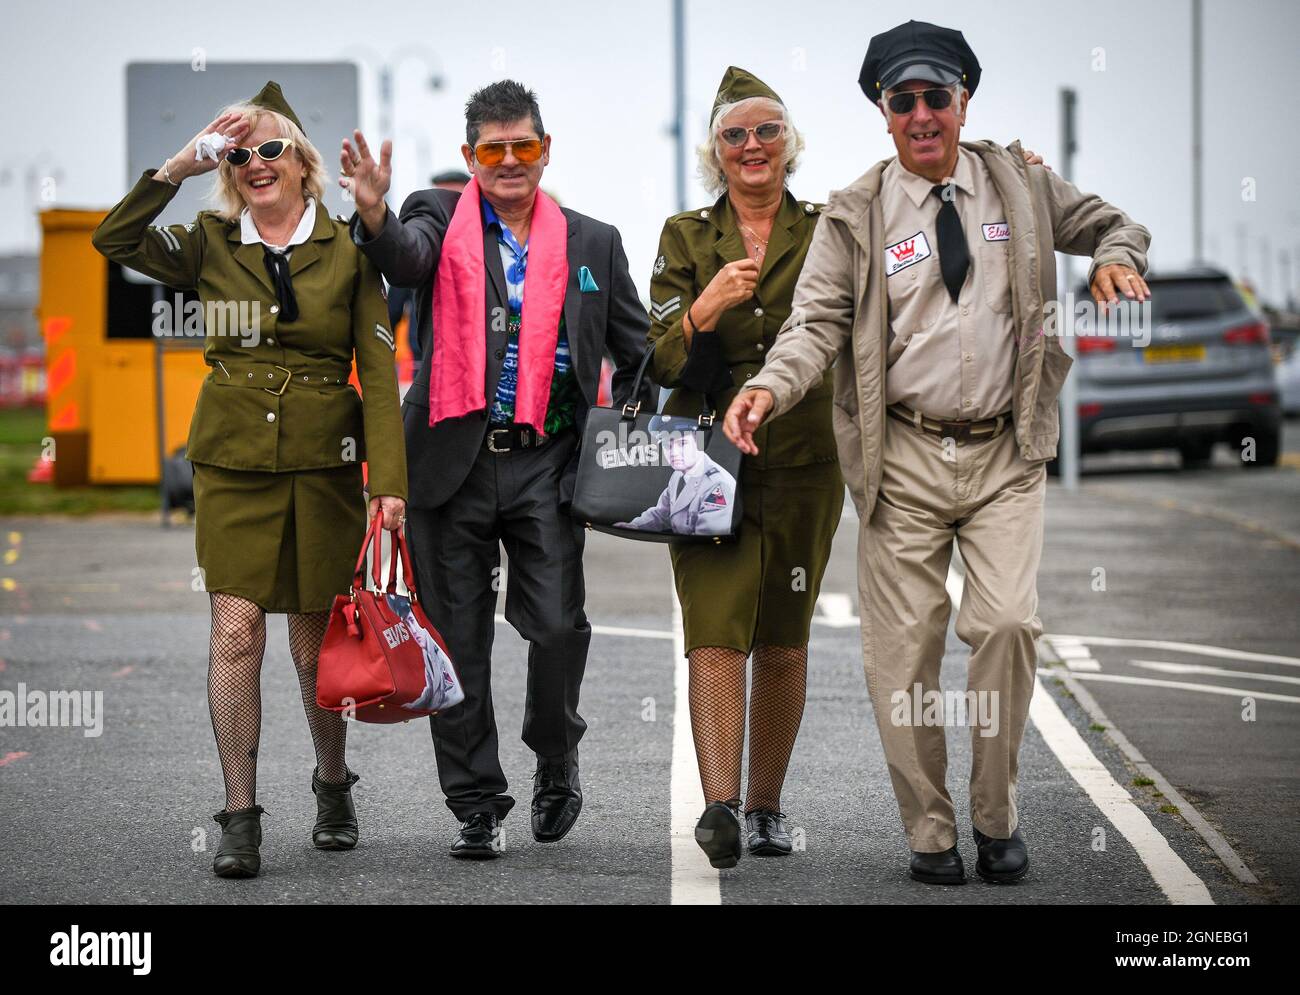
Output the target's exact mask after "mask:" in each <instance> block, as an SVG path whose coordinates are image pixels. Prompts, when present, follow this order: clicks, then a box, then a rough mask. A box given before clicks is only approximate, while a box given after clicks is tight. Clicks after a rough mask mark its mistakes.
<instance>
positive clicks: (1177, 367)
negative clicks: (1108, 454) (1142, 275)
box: [1071, 268, 1282, 467]
mask: <svg viewBox="0 0 1300 995" xmlns="http://www.w3.org/2000/svg"><path fill="white" fill-rule="evenodd" d="M1147 282H1148V284H1150V286H1151V312H1150V321H1149V322H1147V323H1145V324H1143V325H1141V326H1140V327H1138V328H1137V329H1136V330H1134V328H1129V329H1125V330H1124V331H1121V332H1120V333H1119V334H1104V332H1105V331H1106V329H1105V328H1103V327H1102V326H1101V325H1100V324H1098V325H1097V326H1096V327H1093V328H1089V327H1088V326H1087V325H1086V323H1076V337H1075V352H1076V356H1077V360H1076V362H1075V364H1074V369H1073V370H1072V371H1071V372H1072V373H1073V374H1074V375H1075V376H1076V377H1077V378H1078V404H1079V438H1080V444H1081V447H1082V450H1083V451H1084V452H1104V451H1107V450H1113V449H1167V448H1174V449H1177V450H1178V451H1179V452H1180V453H1181V454H1182V459H1183V466H1184V467H1195V466H1204V465H1206V464H1208V463H1209V461H1210V452H1211V449H1212V447H1213V446H1214V443H1216V442H1226V443H1228V444H1229V445H1230V446H1231V447H1232V448H1233V449H1234V450H1236V451H1238V452H1240V453H1242V464H1243V466H1247V467H1257V466H1273V465H1275V464H1276V463H1277V459H1278V443H1279V438H1280V435H1281V426H1282V414H1281V408H1280V405H1279V403H1278V394H1277V384H1276V381H1275V379H1274V371H1273V362H1272V358H1271V352H1270V348H1269V331H1268V325H1267V323H1266V322H1265V321H1264V320H1263V318H1261V317H1260V315H1259V314H1258V313H1256V312H1255V311H1253V310H1251V309H1250V308H1249V307H1248V306H1247V304H1246V302H1245V300H1243V299H1242V296H1241V295H1240V294H1239V293H1238V292H1237V289H1236V287H1234V286H1233V283H1232V280H1231V279H1230V278H1229V277H1228V275H1227V274H1226V273H1224V272H1222V271H1220V270H1215V269H1208V268H1206V269H1190V270H1184V271H1181V272H1170V273H1157V274H1152V275H1150V276H1148V277H1147ZM1087 296H1088V291H1087V288H1086V287H1085V288H1081V289H1080V290H1078V291H1077V292H1076V297H1077V298H1080V299H1083V298H1086V297H1087ZM1130 313H1132V312H1131V311H1130ZM1089 331H1092V332H1100V333H1103V334H1084V333H1085V332H1089ZM1112 331H1113V329H1112ZM1148 336H1149V341H1148V342H1146V344H1145V345H1143V344H1142V343H1143V340H1145V339H1147V338H1148ZM1252 442H1253V445H1251V443H1252ZM1252 455H1253V457H1254V458H1253V459H1251V458H1250V457H1251V456H1252Z"/></svg>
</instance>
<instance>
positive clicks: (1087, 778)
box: [1029, 675, 1214, 905]
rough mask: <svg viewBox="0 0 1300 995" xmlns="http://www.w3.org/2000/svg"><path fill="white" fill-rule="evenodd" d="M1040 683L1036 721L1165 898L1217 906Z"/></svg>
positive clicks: (1033, 707)
mask: <svg viewBox="0 0 1300 995" xmlns="http://www.w3.org/2000/svg"><path fill="white" fill-rule="evenodd" d="M1076 676H1088V675H1076ZM1094 676H1101V675H1094ZM1035 683H1037V684H1038V685H1039V686H1038V687H1037V688H1036V689H1035V691H1036V693H1035V694H1034V696H1033V698H1031V699H1030V701H1029V718H1030V721H1032V722H1033V723H1034V725H1035V726H1036V727H1037V728H1038V732H1039V734H1040V735H1042V737H1043V741H1044V742H1046V743H1047V745H1048V746H1049V747H1050V748H1051V750H1052V752H1053V753H1055V754H1056V758H1057V760H1059V761H1060V762H1061V764H1062V765H1063V766H1064V767H1065V769H1066V770H1067V771H1069V773H1070V776H1071V777H1072V778H1074V780H1075V781H1076V782H1077V783H1078V784H1079V787H1081V788H1083V790H1084V791H1086V792H1087V793H1088V797H1089V798H1091V799H1092V802H1093V804H1094V805H1096V806H1097V808H1099V809H1101V812H1102V814H1103V815H1104V816H1106V818H1107V819H1109V820H1110V822H1111V825H1113V826H1114V827H1115V828H1116V829H1118V830H1119V831H1120V833H1121V834H1122V835H1123V836H1124V838H1125V839H1126V840H1128V841H1129V843H1130V844H1132V846H1133V849H1134V850H1135V851H1137V855H1138V857H1140V858H1141V860H1142V863H1144V864H1145V865H1146V868H1147V870H1148V871H1150V872H1151V877H1152V878H1154V879H1155V882H1156V884H1157V885H1158V886H1159V888H1160V890H1161V891H1162V892H1164V894H1165V897H1166V898H1168V899H1169V901H1170V902H1172V903H1173V904H1174V905H1213V904H1214V899H1213V898H1211V897H1210V892H1209V889H1208V888H1206V887H1205V882H1203V881H1202V880H1201V879H1200V878H1199V877H1197V876H1196V874H1195V873H1193V871H1192V869H1191V868H1190V867H1188V866H1187V864H1186V863H1184V862H1183V859H1182V857H1180V856H1178V854H1176V853H1175V852H1174V850H1173V848H1172V847H1171V846H1170V845H1169V841H1168V840H1166V839H1165V838H1164V836H1163V835H1161V833H1160V831H1159V830H1158V829H1156V827H1155V826H1154V825H1152V824H1151V820H1150V819H1149V818H1147V814H1146V813H1145V812H1143V811H1142V809H1140V808H1138V806H1137V803H1136V802H1134V801H1133V797H1132V795H1130V794H1129V793H1128V791H1126V790H1125V789H1124V787H1123V786H1122V785H1120V783H1119V782H1118V781H1116V780H1115V778H1114V777H1112V776H1111V773H1110V771H1109V770H1107V768H1106V765H1105V764H1103V763H1102V762H1101V761H1100V760H1098V759H1097V757H1096V754H1094V753H1093V752H1092V749H1091V748H1090V747H1089V746H1088V744H1087V743H1085V742H1084V740H1083V737H1082V736H1080V735H1079V733H1078V730H1076V729H1075V728H1074V724H1073V723H1072V722H1070V720H1069V719H1067V718H1066V717H1065V713H1064V712H1062V711H1061V706H1059V705H1058V704H1057V703H1056V699H1055V698H1053V697H1052V696H1051V694H1050V693H1049V692H1048V690H1047V688H1045V687H1043V686H1042V681H1041V680H1038V679H1037V678H1035Z"/></svg>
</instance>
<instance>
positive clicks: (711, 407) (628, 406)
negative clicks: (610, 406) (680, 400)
mask: <svg viewBox="0 0 1300 995" xmlns="http://www.w3.org/2000/svg"><path fill="white" fill-rule="evenodd" d="M712 334H716V333H712ZM655 345H656V343H654V342H651V343H650V344H649V345H648V346H646V350H645V355H643V356H642V357H641V362H640V363H639V364H638V365H637V368H636V376H635V377H634V378H633V380H632V393H631V394H630V395H629V397H630V398H637V397H640V396H641V381H642V380H643V379H645V371H646V369H647V367H649V365H650V360H651V359H652V358H653V356H654V354H655ZM700 397H701V400H702V404H701V406H700V427H701V428H708V427H711V426H712V425H713V419H714V417H715V416H716V414H717V408H718V406H717V405H716V404H714V403H713V395H712V394H708V393H706V394H701V395H700ZM640 413H641V402H640V401H636V402H635V403H633V402H632V401H631V400H630V399H629V400H628V401H626V402H624V404H623V418H625V419H626V420H628V421H631V420H632V419H633V418H635V417H636V416H637V415H638V414H640Z"/></svg>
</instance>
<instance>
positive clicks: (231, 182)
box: [208, 101, 329, 221]
mask: <svg viewBox="0 0 1300 995" xmlns="http://www.w3.org/2000/svg"><path fill="white" fill-rule="evenodd" d="M221 114H239V115H240V116H241V117H243V119H244V120H245V121H247V122H248V131H249V134H252V133H253V132H254V131H256V130H257V128H258V126H259V125H260V124H261V123H262V119H263V118H265V117H269V118H271V119H272V120H274V121H275V124H276V128H277V129H278V131H279V133H280V137H281V138H283V139H285V140H287V141H291V142H293V148H292V149H291V150H290V151H291V152H292V154H293V155H295V156H297V158H298V161H299V162H301V163H302V164H303V166H304V167H305V168H304V172H303V177H302V192H303V195H304V197H314V198H316V202H317V203H318V204H319V203H321V201H322V200H323V199H324V196H325V185H326V184H327V183H328V182H329V175H328V174H327V173H326V172H325V160H324V159H322V158H321V154H320V152H319V151H318V150H317V149H316V146H315V145H313V144H312V143H311V142H310V141H309V140H308V138H307V136H306V135H305V134H304V133H303V130H302V129H301V128H299V127H298V126H297V125H296V124H294V123H293V122H292V121H290V120H289V119H288V118H287V117H285V116H284V115H283V114H281V113H280V112H279V111H273V110H268V109H267V108H265V107H259V106H258V105H257V104H250V103H247V102H246V101H240V102H239V103H235V104H231V105H230V106H229V107H226V108H224V109H223V110H222V111H221ZM218 116H220V115H218ZM208 200H209V201H210V202H211V203H212V205H213V206H214V207H215V209H216V212H217V214H218V215H219V216H220V217H222V218H223V219H225V220H226V221H236V220H238V218H239V215H240V214H242V213H243V210H244V208H245V207H247V206H248V205H247V204H246V203H245V201H244V198H243V196H242V195H241V194H240V192H239V188H238V187H237V186H236V185H235V167H233V166H232V165H230V163H228V162H226V160H225V159H222V160H221V164H220V165H219V166H218V167H217V175H216V179H215V180H214V181H213V184H212V191H211V193H210V194H209V195H208Z"/></svg>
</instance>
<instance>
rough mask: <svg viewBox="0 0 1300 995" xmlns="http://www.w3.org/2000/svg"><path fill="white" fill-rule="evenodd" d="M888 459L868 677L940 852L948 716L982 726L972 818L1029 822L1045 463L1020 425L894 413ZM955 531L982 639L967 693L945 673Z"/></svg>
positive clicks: (906, 802)
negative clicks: (1021, 762)
mask: <svg viewBox="0 0 1300 995" xmlns="http://www.w3.org/2000/svg"><path fill="white" fill-rule="evenodd" d="M883 459H884V468H883V477H882V479H881V483H880V495H879V498H878V500H877V502H876V506H875V508H874V509H873V511H872V514H871V518H870V520H869V521H868V522H867V523H866V524H865V525H864V526H863V528H862V529H861V530H860V532H859V541H858V554H859V555H858V592H859V602H860V605H861V617H862V652H863V662H864V665H865V669H866V674H867V687H868V689H869V690H870V693H871V701H872V705H873V707H874V709H875V713H876V724H877V725H878V726H879V728H880V738H881V741H882V743H883V745H884V748H885V759H886V761H887V762H888V764H889V776H890V779H891V781H892V782H893V786H894V795H895V797H896V798H897V799H898V808H899V813H900V814H901V816H902V819H903V825H904V827H905V829H906V831H907V839H908V843H909V846H910V848H911V849H912V850H917V851H924V852H937V851H940V850H946V849H948V848H949V847H952V846H954V845H956V842H957V829H956V821H955V816H954V811H953V804H952V798H951V797H950V796H949V794H948V788H947V786H946V784H945V776H946V774H947V769H948V754H947V744H946V739H945V723H947V724H952V725H970V726H971V746H972V754H973V762H972V765H971V772H970V804H971V821H972V822H973V823H974V824H975V828H977V829H979V830H980V832H982V833H984V834H985V835H986V836H992V837H995V838H998V839H1005V838H1006V837H1008V836H1010V835H1011V832H1012V830H1014V829H1015V828H1016V823H1017V814H1016V773H1017V759H1018V754H1019V751H1020V740H1021V737H1022V735H1023V734H1024V729H1025V721H1026V719H1027V718H1028V715H1029V699H1030V697H1031V696H1032V694H1033V690H1034V670H1035V667H1036V662H1037V657H1036V651H1035V647H1034V640H1035V639H1036V638H1037V637H1038V636H1039V634H1040V633H1041V632H1042V625H1041V623H1040V621H1039V619H1038V615H1037V611H1038V591H1037V584H1036V582H1037V574H1038V560H1039V555H1040V552H1041V549H1042V541H1043V494H1044V490H1045V487H1046V477H1047V471H1046V467H1045V465H1044V464H1043V463H1029V462H1027V461H1026V460H1024V459H1023V458H1022V457H1021V456H1020V454H1019V452H1018V451H1017V448H1016V441H1015V432H1014V429H1013V428H1009V429H1006V430H1004V431H1003V432H1002V434H1001V435H999V436H998V437H996V438H994V439H989V440H985V441H982V442H964V443H962V444H961V445H954V444H953V442H952V440H943V439H940V438H938V437H936V436H934V435H927V434H923V433H921V432H918V431H917V430H915V429H913V428H911V427H910V426H908V425H905V424H903V423H902V422H899V421H897V420H895V419H893V418H886V419H885V445H884V454H883ZM954 538H955V539H956V541H957V546H958V549H959V551H960V553H961V558H962V561H963V562H964V564H965V567H966V577H965V586H964V590H963V593H962V598H961V605H960V607H959V609H958V612H957V628H956V631H957V635H958V637H959V638H960V639H961V640H962V642H964V643H966V644H967V645H968V646H969V647H970V648H971V654H970V667H969V674H968V683H967V691H966V693H965V694H964V695H963V694H962V693H961V692H955V693H949V694H947V695H944V693H943V692H942V691H941V690H940V687H939V665H940V663H941V662H942V660H943V653H944V644H945V641H946V636H947V630H948V619H949V615H950V613H951V609H952V604H951V600H950V599H949V596H948V593H947V590H946V588H945V581H946V578H947V574H948V564H949V561H950V559H951V556H952V543H953V539H954ZM958 699H960V700H958ZM936 701H938V702H939V707H936ZM954 705H955V706H963V707H952V706H954ZM939 708H942V712H940V710H939ZM963 711H964V721H962V718H963V716H962V715H961V713H962V712H963Z"/></svg>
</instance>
